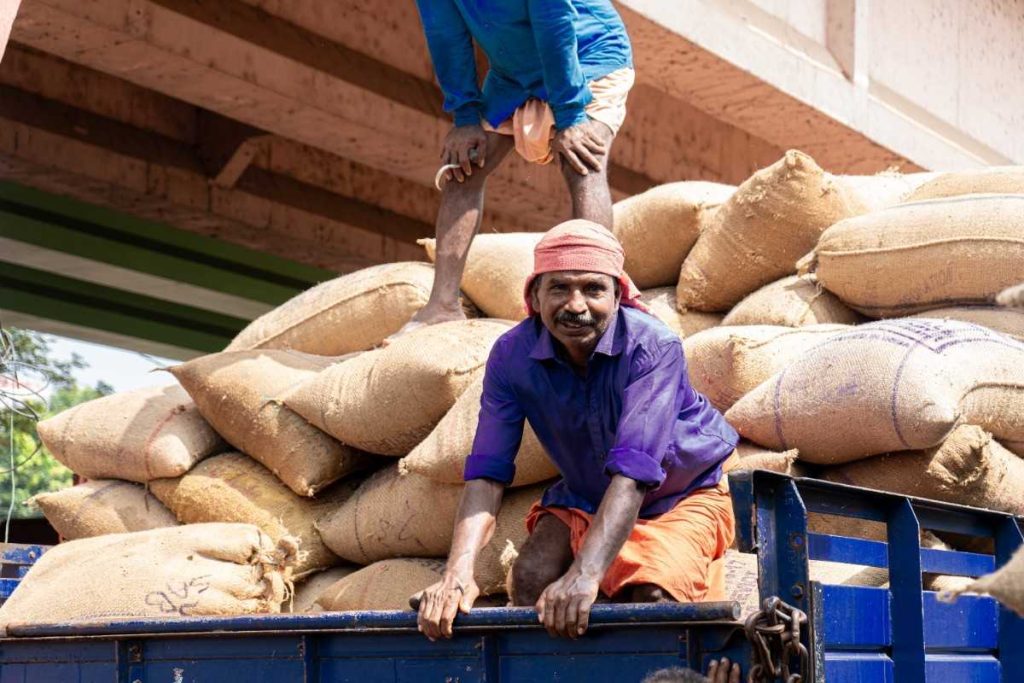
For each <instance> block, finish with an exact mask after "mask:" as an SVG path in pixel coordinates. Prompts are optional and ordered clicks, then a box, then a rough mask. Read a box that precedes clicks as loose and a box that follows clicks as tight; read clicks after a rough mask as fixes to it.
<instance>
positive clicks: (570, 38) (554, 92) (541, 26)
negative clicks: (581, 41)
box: [529, 0, 593, 130]
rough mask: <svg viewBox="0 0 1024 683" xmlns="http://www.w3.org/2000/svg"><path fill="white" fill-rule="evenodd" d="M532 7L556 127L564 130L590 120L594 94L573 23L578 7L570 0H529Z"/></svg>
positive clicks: (534, 28)
mask: <svg viewBox="0 0 1024 683" xmlns="http://www.w3.org/2000/svg"><path fill="white" fill-rule="evenodd" d="M529 9H530V23H531V24H532V25H533V37H534V41H535V42H536V43H537V53H538V54H539V55H540V61H541V65H542V67H543V70H544V87H545V89H546V90H547V91H548V104H550V105H551V111H552V113H554V115H555V127H556V128H558V129H559V130H562V129H564V128H569V127H570V126H574V125H576V124H578V123H583V122H584V121H586V120H587V116H586V114H585V113H584V107H586V105H588V104H590V101H591V100H592V99H593V95H592V94H591V92H590V86H589V85H587V79H586V78H585V77H584V75H583V68H582V67H581V66H580V59H579V54H578V45H577V39H576V26H575V24H574V23H573V19H574V18H575V16H576V8H575V7H573V4H572V2H571V1H570V0H529Z"/></svg>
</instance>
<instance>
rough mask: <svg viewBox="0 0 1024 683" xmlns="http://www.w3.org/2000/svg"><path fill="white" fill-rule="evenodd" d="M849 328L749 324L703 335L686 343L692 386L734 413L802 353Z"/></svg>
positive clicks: (705, 332)
mask: <svg viewBox="0 0 1024 683" xmlns="http://www.w3.org/2000/svg"><path fill="white" fill-rule="evenodd" d="M846 329H849V328H848V327H847V326H845V325H809V326H807V327H801V328H799V329H794V328H792V327H778V326H772V325H746V326H735V327H714V328H711V329H709V330H705V331H703V332H698V333H697V334H695V335H693V336H692V337H688V338H686V339H684V340H683V351H684V353H685V354H686V366H687V371H688V373H689V377H690V384H691V385H692V386H693V388H694V389H696V390H697V391H699V392H700V393H702V394H704V396H706V397H707V399H708V400H709V401H711V404H712V405H714V406H715V407H716V408H718V409H719V410H728V409H729V408H730V407H731V406H732V405H733V404H734V403H735V402H736V401H738V400H740V398H742V397H743V396H745V395H746V394H748V393H749V392H750V391H752V390H753V389H754V388H755V387H756V386H757V385H758V384H760V383H761V382H764V381H765V380H767V379H768V378H769V377H771V376H772V375H774V374H775V373H776V372H778V371H779V370H782V369H783V368H785V367H786V366H787V365H789V363H790V362H792V361H793V360H794V359H796V358H797V357H798V356H799V355H800V354H801V353H803V352H804V351H806V350H807V349H809V348H812V347H814V346H816V345H818V344H820V343H822V342H823V341H825V340H826V339H828V338H829V337H832V336H833V335H835V334H838V333H839V332H842V331H843V330H846Z"/></svg>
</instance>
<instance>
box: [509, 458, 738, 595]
mask: <svg viewBox="0 0 1024 683" xmlns="http://www.w3.org/2000/svg"><path fill="white" fill-rule="evenodd" d="M544 515H554V516H555V517H557V518H558V519H559V520H561V521H562V522H563V523H564V524H565V525H566V526H568V527H569V534H570V544H571V546H572V552H573V554H574V555H575V554H577V553H579V551H580V548H582V547H583V539H584V538H585V537H586V535H587V529H588V528H589V527H590V522H591V520H592V519H593V515H591V514H589V513H586V512H584V511H582V510H578V509H576V508H562V507H544V506H543V505H541V504H540V503H534V504H533V508H531V510H530V514H529V515H527V517H526V528H527V530H528V531H529V532H530V533H533V529H534V527H535V526H536V525H537V522H538V521H540V519H541V517H543V516H544ZM735 533H736V520H735V518H734V517H733V513H732V499H731V498H730V497H729V485H728V481H727V480H726V479H725V478H723V479H722V481H721V483H719V484H718V486H713V487H710V488H706V489H699V490H697V491H694V492H693V493H691V494H690V495H689V496H687V497H686V498H683V499H682V500H680V501H679V502H678V503H676V506H675V507H673V508H672V509H671V510H669V511H668V512H665V513H664V514H662V515H659V516H658V517H655V518H653V519H638V520H637V522H636V525H634V527H633V531H632V532H630V534H629V538H627V539H626V542H625V544H623V546H622V550H620V551H619V554H618V556H617V557H616V558H615V559H614V560H613V561H612V564H611V566H610V567H609V568H608V572H607V573H606V574H605V575H604V579H603V580H602V581H601V592H602V593H604V594H605V595H607V596H608V597H614V596H615V595H616V594H617V593H618V592H619V591H621V590H622V589H623V588H625V587H626V586H635V585H639V584H644V583H653V584H655V585H656V586H659V587H660V588H662V589H663V590H665V591H668V593H669V594H671V595H672V597H673V598H675V599H676V600H678V601H679V602H697V601H702V600H724V599H725V571H724V564H723V562H722V561H721V560H720V558H722V557H723V556H724V555H725V551H726V549H727V548H728V547H729V546H730V545H731V544H732V540H733V537H734V536H735Z"/></svg>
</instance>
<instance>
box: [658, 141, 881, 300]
mask: <svg viewBox="0 0 1024 683" xmlns="http://www.w3.org/2000/svg"><path fill="white" fill-rule="evenodd" d="M864 211H865V208H864V206H863V205H862V204H861V203H860V202H859V201H858V200H857V199H856V198H855V197H854V196H853V195H852V193H850V192H849V190H847V189H846V187H845V186H844V185H842V184H841V183H838V182H836V180H835V178H834V177H832V176H831V175H829V174H828V173H825V172H824V171H822V170H821V168H819V167H818V165H817V164H816V163H814V160H813V159H811V158H810V157H809V156H807V155H806V154H803V153H802V152H797V151H794V150H790V151H788V152H786V155H785V156H784V157H783V158H782V159H781V160H779V161H778V162H776V163H774V164H772V165H771V166H769V167H768V168H765V169H763V170H761V171H758V172H757V173H755V174H754V175H753V176H751V178H750V179H749V180H747V181H746V182H745V183H743V184H742V185H741V186H740V187H739V189H738V190H737V191H736V194H734V195H733V196H732V197H731V198H730V199H729V200H728V201H726V202H725V203H724V204H722V205H721V206H720V207H719V208H718V210H717V211H715V214H714V217H713V218H712V219H711V221H710V222H709V223H708V226H707V229H705V230H704V232H703V233H701V236H700V238H699V239H698V240H697V243H696V244H695V245H694V246H693V249H692V250H691V251H690V254H689V255H688V256H687V257H686V260H685V261H684V262H683V267H682V269H681V271H680V275H679V283H678V286H677V288H676V295H677V297H678V301H679V306H680V307H685V308H688V309H689V308H692V309H696V310H698V311H726V310H728V309H730V308H732V307H733V306H734V305H735V304H736V303H738V302H739V301H740V300H741V299H742V298H743V297H745V296H746V295H747V294H750V293H751V292H753V291H754V290H756V289H758V288H760V287H763V286H764V285H766V284H768V283H769V282H773V281H775V280H778V279H779V278H781V277H785V276H786V275H790V274H791V273H794V272H795V271H796V267H795V264H796V261H797V259H799V258H800V257H801V256H803V255H804V254H806V253H807V252H808V251H810V250H811V249H812V248H813V247H814V245H815V244H816V243H817V241H818V237H819V236H820V235H821V233H822V232H823V231H824V230H825V229H826V228H827V227H828V226H830V225H832V224H833V223H835V222H836V221H838V220H841V219H843V218H846V217H848V216H854V215H857V214H860V213H863V212H864Z"/></svg>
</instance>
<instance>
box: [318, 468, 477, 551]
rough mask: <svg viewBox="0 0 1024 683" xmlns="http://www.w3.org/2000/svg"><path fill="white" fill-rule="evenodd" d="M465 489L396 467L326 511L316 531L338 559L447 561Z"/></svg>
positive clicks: (375, 475) (368, 481) (381, 472)
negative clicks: (399, 469) (436, 559)
mask: <svg viewBox="0 0 1024 683" xmlns="http://www.w3.org/2000/svg"><path fill="white" fill-rule="evenodd" d="M461 496H462V486H458V485H454V484H442V483H440V482H436V481H434V480H432V479H428V478H426V477H421V476H420V475H418V474H412V473H410V474H404V475H403V474H399V472H398V466H397V465H392V466H391V467H387V468H385V469H383V470H380V471H378V472H375V473H374V474H373V475H371V476H370V477H369V478H368V479H366V481H364V482H363V483H362V484H361V485H360V486H359V489H358V490H357V491H356V493H355V495H353V496H352V497H351V498H349V499H348V500H347V501H345V503H343V504H342V505H340V506H338V507H337V508H335V509H334V510H333V511H329V512H327V514H325V515H324V516H323V517H321V518H320V521H318V522H317V525H316V528H317V530H318V531H319V532H320V536H321V538H323V540H324V543H325V544H327V547H328V548H330V549H331V550H333V551H334V552H335V553H336V554H337V555H338V556H340V557H342V558H344V559H346V560H348V561H349V562H355V563H356V564H369V563H371V562H376V561H377V560H384V559H387V558H391V557H445V556H446V555H447V554H448V548H449V546H450V545H451V542H452V531H453V530H454V524H455V513H456V512H457V510H458V507H459V499H460V497H461Z"/></svg>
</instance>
